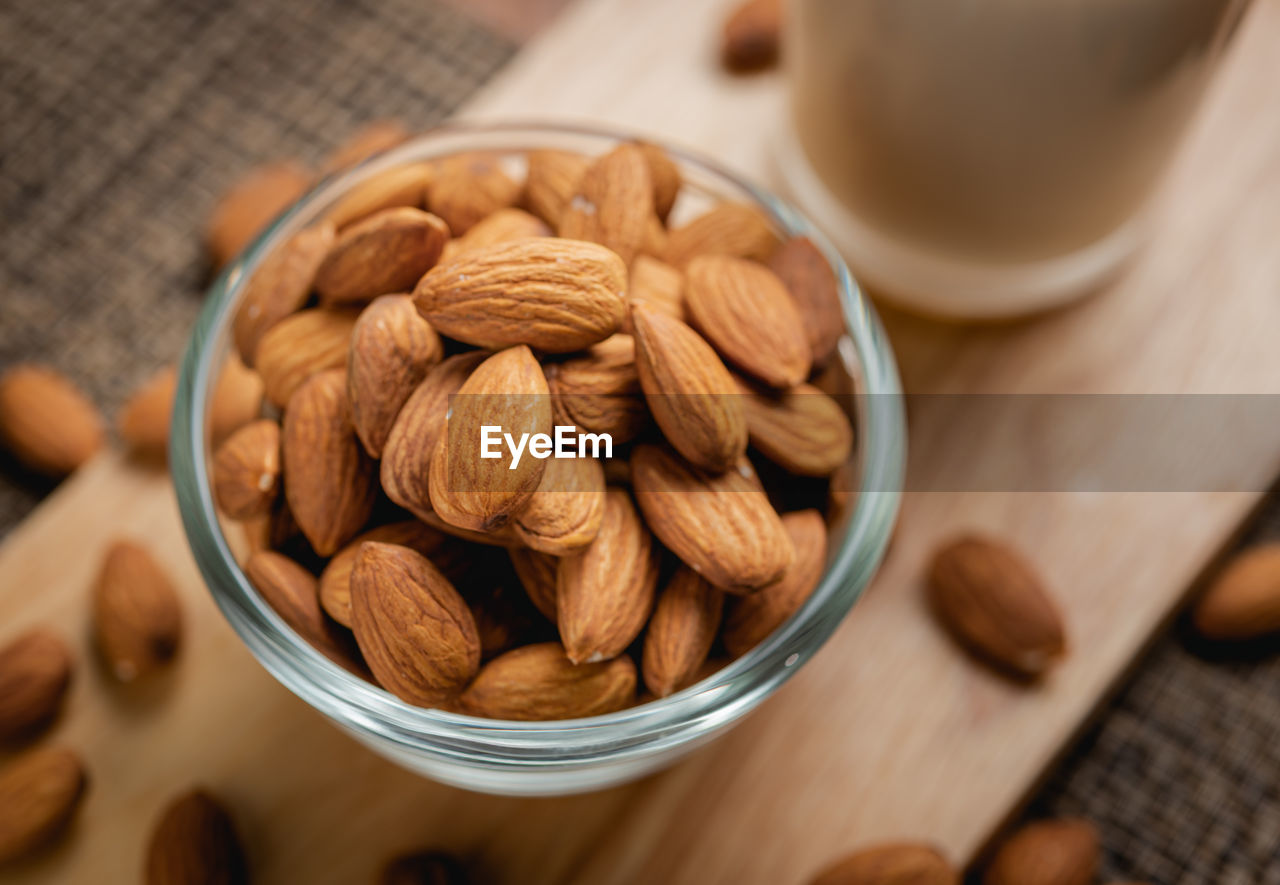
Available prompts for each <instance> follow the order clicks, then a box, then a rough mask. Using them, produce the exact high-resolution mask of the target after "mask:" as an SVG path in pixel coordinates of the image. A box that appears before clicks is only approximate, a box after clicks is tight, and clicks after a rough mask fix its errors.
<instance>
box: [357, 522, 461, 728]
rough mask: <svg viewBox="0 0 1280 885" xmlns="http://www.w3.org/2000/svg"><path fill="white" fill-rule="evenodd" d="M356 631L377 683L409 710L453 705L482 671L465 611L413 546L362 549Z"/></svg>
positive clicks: (375, 545)
mask: <svg viewBox="0 0 1280 885" xmlns="http://www.w3.org/2000/svg"><path fill="white" fill-rule="evenodd" d="M351 625H352V628H353V629H354V630H355V634H356V642H357V643H358V644H359V645H360V651H361V652H363V654H364V658H365V660H366V661H367V662H368V664H369V669H371V670H372V671H373V675H374V676H375V677H376V678H377V680H378V683H379V684H380V685H382V687H383V688H385V689H387V690H388V691H390V692H391V693H392V694H394V695H396V697H398V698H400V699H401V700H404V701H408V702H409V703H411V704H417V705H419V706H434V705H436V704H440V703H442V702H444V701H447V700H449V699H451V698H452V697H454V696H455V695H457V694H458V693H459V692H461V691H462V689H463V688H464V687H465V686H466V685H467V683H468V682H470V681H471V678H472V677H473V676H475V674H476V671H477V669H479V667H480V638H479V635H478V634H477V633H476V623H475V619H474V618H473V617H472V615H471V611H470V609H468V608H467V604H466V603H465V602H463V600H462V597H461V596H459V595H458V591H457V590H455V589H454V588H453V585H452V584H450V583H449V579H448V578H446V577H445V576H444V575H443V574H441V573H440V570H439V569H437V568H436V567H435V566H433V565H432V564H431V563H430V562H429V561H428V560H427V558H426V557H424V556H422V555H421V554H420V553H417V552H415V551H413V550H410V549H409V548H407V547H399V546H396V545H394V544H383V543H380V542H377V541H366V542H364V543H363V544H362V545H361V546H360V551H359V553H357V555H356V562H355V566H354V567H353V568H352V570H351Z"/></svg>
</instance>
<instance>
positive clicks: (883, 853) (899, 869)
mask: <svg viewBox="0 0 1280 885" xmlns="http://www.w3.org/2000/svg"><path fill="white" fill-rule="evenodd" d="M811 885H960V874H959V873H958V872H956V870H955V868H954V867H952V866H951V864H950V863H948V862H947V859H946V858H945V857H943V856H942V855H941V854H940V853H939V852H938V849H936V848H934V847H933V846H932V845H922V844H919V843H914V842H893V843H889V844H885V845H876V846H873V847H871V848H864V849H862V850H861V851H857V852H855V853H853V854H851V855H849V856H848V857H846V858H843V859H841V860H839V861H837V862H836V863H834V864H832V865H831V866H829V867H827V868H826V869H825V870H823V871H822V872H821V873H819V874H818V875H817V876H815V877H814V879H813V882H812V883H811Z"/></svg>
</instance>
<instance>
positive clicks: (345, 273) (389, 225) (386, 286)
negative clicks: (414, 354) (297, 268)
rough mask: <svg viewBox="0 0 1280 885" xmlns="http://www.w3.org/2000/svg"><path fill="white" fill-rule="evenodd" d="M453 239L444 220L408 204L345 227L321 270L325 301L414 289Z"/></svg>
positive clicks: (319, 278) (317, 283)
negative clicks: (447, 241) (450, 239)
mask: <svg viewBox="0 0 1280 885" xmlns="http://www.w3.org/2000/svg"><path fill="white" fill-rule="evenodd" d="M448 239H449V229H448V228H447V227H445V224H444V222H443V221H441V220H440V219H439V218H437V217H436V216H434V215H432V214H431V213H430V212H423V211H422V210H421V209H413V208H410V207H408V206H402V207H399V208H396V209H383V210H382V211H381V212H377V213H375V214H373V215H370V216H369V217H368V218H365V219H363V220H361V221H359V222H357V223H355V224H353V225H351V226H350V227H347V228H344V229H343V231H342V233H341V234H339V235H338V238H337V240H336V241H335V242H334V244H333V247H332V248H331V249H330V250H329V254H327V255H326V256H325V257H324V260H323V261H321V262H320V267H319V268H317V269H316V278H315V288H316V291H317V292H319V293H320V302H321V304H326V305H334V304H344V303H349V302H363V301H369V300H371V299H373V298H376V297H377V296H379V295H389V294H392V293H394V292H405V291H408V290H409V289H412V288H413V287H414V285H416V284H417V282H418V280H419V279H421V277H422V275H423V274H424V273H426V272H427V271H428V270H430V269H431V266H432V265H434V264H435V263H436V260H437V259H438V258H439V257H440V252H441V250H443V249H444V244H445V241H446V240H448Z"/></svg>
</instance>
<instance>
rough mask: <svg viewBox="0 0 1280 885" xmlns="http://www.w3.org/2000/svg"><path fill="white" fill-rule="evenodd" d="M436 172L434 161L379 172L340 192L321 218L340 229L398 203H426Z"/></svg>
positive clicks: (419, 207)
mask: <svg viewBox="0 0 1280 885" xmlns="http://www.w3.org/2000/svg"><path fill="white" fill-rule="evenodd" d="M435 174H436V167H435V164H433V163H411V164H409V165H407V166H396V167H395V168H393V169H387V170H385V171H383V172H378V173H376V174H374V175H371V176H370V177H368V178H366V179H365V180H364V181H362V182H360V183H359V184H357V185H355V186H354V187H352V188H351V190H349V191H347V192H346V193H345V194H343V195H342V197H340V198H339V199H338V200H337V201H336V202H335V203H334V204H333V206H332V207H331V208H330V209H329V210H328V211H327V212H326V213H325V215H324V218H325V220H326V221H328V222H329V223H330V224H332V225H333V226H334V227H336V228H338V230H342V229H343V228H345V227H346V226H347V225H350V224H354V223H355V222H357V221H359V220H360V219H362V218H368V217H369V216H370V215H373V214H374V213H375V212H381V211H382V210H384V209H394V208H396V207H397V206H409V207H411V208H414V209H421V208H422V207H423V206H425V205H426V200H427V187H428V185H430V184H431V181H432V179H434V178H435Z"/></svg>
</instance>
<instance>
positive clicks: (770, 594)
mask: <svg viewBox="0 0 1280 885" xmlns="http://www.w3.org/2000/svg"><path fill="white" fill-rule="evenodd" d="M782 525H783V527H784V528H785V529H786V530H787V535H788V536H789V537H790V538H791V545H792V547H794V548H795V559H794V560H793V561H792V563H791V567H790V568H788V569H787V571H786V574H784V575H783V576H782V580H780V581H778V582H777V583H776V584H773V585H772V586H769V587H765V588H764V589H763V590H759V591H757V592H755V593H752V594H751V595H750V596H742V597H737V598H734V599H733V600H732V601H731V602H730V604H729V612H728V615H727V616H726V617H725V622H724V632H723V636H724V647H725V651H727V652H729V654H731V655H733V656H734V657H739V656H741V655H744V654H746V653H747V652H749V651H751V649H753V648H755V647H756V646H757V645H759V644H760V642H761V641H762V640H763V639H765V637H767V636H768V635H769V634H770V633H772V632H773V631H774V630H776V629H778V628H779V627H781V626H782V624H783V623H784V622H785V621H786V620H787V619H788V618H790V617H791V616H792V615H794V614H795V613H796V612H797V611H799V610H800V606H802V605H804V603H805V600H807V599H808V598H809V596H810V594H812V593H813V589H814V588H815V587H817V586H818V581H819V580H820V579H821V578H822V573H823V570H824V569H825V568H826V564H827V525H826V523H825V522H823V519H822V514H821V513H819V512H818V511H817V510H799V511H796V512H795V513H784V514H783V515H782Z"/></svg>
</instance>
